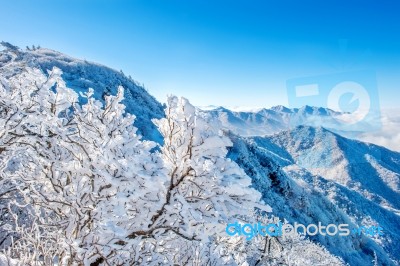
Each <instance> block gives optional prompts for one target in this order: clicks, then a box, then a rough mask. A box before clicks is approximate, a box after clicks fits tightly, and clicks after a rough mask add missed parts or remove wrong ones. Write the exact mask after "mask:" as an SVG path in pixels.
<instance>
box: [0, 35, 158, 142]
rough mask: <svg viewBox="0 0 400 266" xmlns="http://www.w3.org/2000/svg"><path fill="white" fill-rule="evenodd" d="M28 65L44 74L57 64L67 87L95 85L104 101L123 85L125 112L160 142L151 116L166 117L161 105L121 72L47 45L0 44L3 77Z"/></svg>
mask: <svg viewBox="0 0 400 266" xmlns="http://www.w3.org/2000/svg"><path fill="white" fill-rule="evenodd" d="M1 48H3V49H1ZM26 66H30V67H37V68H40V69H41V70H42V71H43V72H44V73H47V71H48V70H51V69H52V68H53V67H58V68H59V69H61V70H62V71H63V76H62V77H63V79H64V80H65V82H66V83H67V86H68V87H70V88H72V89H74V90H75V91H76V92H78V93H79V92H86V91H87V90H88V88H96V90H95V91H94V97H95V98H96V99H100V100H104V96H105V95H111V94H112V95H115V94H116V93H117V88H118V86H123V87H124V88H125V100H124V102H123V103H124V104H125V105H126V111H127V112H128V113H131V114H135V116H136V117H137V119H136V121H135V125H136V126H137V127H138V129H139V133H140V134H142V135H143V137H144V138H146V139H150V140H155V141H157V142H159V141H160V139H161V136H160V134H159V133H158V131H157V130H156V127H155V126H154V124H153V123H152V122H151V119H153V118H161V117H163V116H164V111H163V107H162V105H161V104H160V103H159V102H158V101H157V100H156V99H155V98H154V97H153V96H151V95H150V94H149V93H148V92H147V91H146V89H144V88H143V87H142V86H141V85H139V84H138V83H137V82H136V81H134V80H133V79H132V78H130V77H127V76H125V75H124V74H123V73H122V72H119V71H116V70H114V69H111V68H109V67H106V66H103V65H100V64H97V63H92V62H88V61H86V60H80V59H75V58H72V57H70V56H67V55H64V54H62V53H60V52H57V51H54V50H50V49H46V48H35V49H30V50H22V49H19V48H18V47H15V46H13V45H11V44H9V43H6V42H2V43H1V45H0V75H1V76H3V77H4V78H7V77H10V76H13V75H15V74H17V73H19V72H21V71H22V70H23V69H24V67H26ZM81 100H83V99H81Z"/></svg>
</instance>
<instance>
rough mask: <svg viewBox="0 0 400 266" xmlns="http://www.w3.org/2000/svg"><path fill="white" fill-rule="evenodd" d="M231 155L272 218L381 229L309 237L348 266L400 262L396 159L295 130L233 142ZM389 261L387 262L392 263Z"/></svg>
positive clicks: (321, 133) (319, 132)
mask: <svg viewBox="0 0 400 266" xmlns="http://www.w3.org/2000/svg"><path fill="white" fill-rule="evenodd" d="M232 139H234V143H235V145H234V147H233V149H232V150H231V151H230V155H229V156H230V157H231V158H232V159H233V160H235V161H236V162H237V163H238V164H239V165H240V166H241V167H242V168H244V169H245V171H246V173H247V174H248V175H249V176H251V177H252V178H253V181H254V186H255V187H256V188H257V189H258V190H259V191H261V192H262V194H263V198H264V200H265V202H268V204H270V205H271V206H272V209H273V214H274V215H276V216H277V217H280V218H281V219H287V220H289V221H291V222H295V221H297V222H302V223H304V224H307V223H311V222H313V223H318V221H320V222H322V223H323V224H324V223H325V224H327V223H336V224H340V223H348V224H351V225H352V226H353V227H354V228H358V227H360V226H372V225H375V226H376V225H379V226H381V227H383V228H384V232H385V233H384V235H383V236H381V237H373V238H372V237H368V236H365V237H359V236H356V235H352V236H348V237H340V236H336V237H322V236H315V237H311V239H314V240H316V241H318V242H319V243H321V244H323V245H325V246H326V247H327V248H328V250H329V251H330V252H332V253H333V254H335V255H338V256H341V257H343V258H344V259H345V261H346V262H348V263H350V264H351V265H370V263H371V261H372V259H373V254H374V253H373V252H374V251H375V252H376V254H377V256H378V258H379V261H380V263H382V265H394V263H395V261H399V260H400V256H399V251H400V246H399V245H398V244H397V243H399V240H400V227H399V226H398V225H399V224H400V216H399V213H400V211H399V210H400V209H399V207H400V205H399V204H400V193H399V183H400V182H399V176H400V153H396V152H392V151H390V150H387V149H385V148H383V147H379V146H376V145H371V144H365V143H362V142H358V141H355V140H350V139H346V138H344V137H341V136H339V135H337V134H335V133H332V132H330V131H328V130H325V129H323V128H313V127H308V126H299V127H297V128H295V129H294V130H290V131H283V132H281V133H279V134H276V135H273V136H269V137H252V138H241V137H235V136H232ZM390 258H391V259H393V260H394V261H392V260H391V259H390Z"/></svg>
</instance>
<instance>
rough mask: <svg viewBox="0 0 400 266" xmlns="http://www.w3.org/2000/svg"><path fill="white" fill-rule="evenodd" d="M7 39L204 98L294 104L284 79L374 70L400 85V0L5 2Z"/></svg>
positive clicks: (198, 100)
mask: <svg viewBox="0 0 400 266" xmlns="http://www.w3.org/2000/svg"><path fill="white" fill-rule="evenodd" d="M0 6H1V11H0V12H1V16H0V39H1V40H4V41H8V42H11V43H13V44H15V45H18V46H20V47H25V46H26V45H32V44H35V45H38V44H39V45H41V46H42V47H47V48H51V49H54V50H59V51H61V52H64V53H66V54H69V55H71V56H74V57H78V58H85V59H87V60H90V61H95V62H99V63H102V64H104V65H107V66H110V67H112V68H115V69H117V70H120V69H122V70H123V71H124V73H125V74H129V75H131V76H132V77H133V78H134V79H136V80H137V81H139V82H140V83H143V84H144V85H145V87H146V88H147V89H148V90H149V91H150V93H151V94H152V95H154V96H155V97H156V98H158V99H159V100H161V101H163V100H165V96H166V95H167V94H169V93H173V94H177V95H181V96H185V97H187V98H189V99H190V100H191V101H192V102H193V103H194V104H196V105H211V104H212V105H224V106H255V107H260V106H265V107H269V106H273V105H277V104H283V105H287V104H288V100H287V99H288V96H287V93H286V81H287V80H290V79H293V78H297V77H310V76H315V75H323V74H331V73H337V72H348V71H354V70H362V69H372V70H375V71H376V73H377V84H378V89H379V97H380V100H381V106H383V107H397V106H398V102H399V101H398V99H397V98H396V97H393V96H394V95H395V93H396V92H397V91H399V92H400V19H399V17H400V16H399V15H398V14H400V3H399V2H398V1H394V0H393V1H379V2H378V1H368V0H366V1H329V0H328V1H282V0H281V1H256V0H254V1H249V0H247V1H232V0H231V1H217V0H216V1H204V0H203V1H198V0H191V1H184V0H181V1H178V0H173V1H168V0H164V1H162V0H159V1H155V0H140V1H139V0H137V1H136V0H131V1H120V0H113V1H111V0H108V1H106V0H102V1H101V0H97V1H91V0H68V1H67V0H57V1H44V0H36V1H31V0H25V1H22V0H15V1H11V0H10V1H2V3H1V5H0Z"/></svg>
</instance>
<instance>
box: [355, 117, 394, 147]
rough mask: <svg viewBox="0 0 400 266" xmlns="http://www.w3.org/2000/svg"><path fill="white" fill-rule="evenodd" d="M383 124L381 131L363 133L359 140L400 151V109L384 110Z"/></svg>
mask: <svg viewBox="0 0 400 266" xmlns="http://www.w3.org/2000/svg"><path fill="white" fill-rule="evenodd" d="M381 123H382V127H381V129H380V130H379V131H376V132H366V133H363V134H361V135H360V136H359V137H358V139H360V140H362V141H365V142H370V143H374V144H377V145H380V146H384V147H386V148H388V149H391V150H394V151H400V109H386V110H382V113H381Z"/></svg>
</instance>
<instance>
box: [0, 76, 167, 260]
mask: <svg viewBox="0 0 400 266" xmlns="http://www.w3.org/2000/svg"><path fill="white" fill-rule="evenodd" d="M1 96H4V97H2V100H3V101H2V114H3V115H4V117H2V118H3V119H1V123H2V124H3V125H2V126H3V127H2V129H3V130H2V132H1V133H2V135H1V146H0V147H1V148H2V150H4V151H6V152H8V153H9V154H8V156H7V155H6V156H4V157H3V158H4V159H3V160H2V164H3V166H4V167H3V169H4V170H5V171H3V173H2V182H3V183H4V184H7V185H8V186H9V187H10V190H11V189H13V190H16V191H17V192H18V194H19V197H18V200H9V201H8V202H7V204H8V208H7V211H9V212H10V213H9V214H8V215H7V217H9V220H13V223H12V224H9V225H8V228H10V226H11V228H12V230H10V231H12V232H13V235H16V236H15V237H14V239H13V240H14V241H13V244H12V247H11V248H10V249H9V254H10V255H11V256H17V257H19V258H20V259H21V258H22V257H23V256H22V255H25V256H26V259H27V260H34V259H36V260H39V259H41V260H43V259H45V260H48V261H52V260H53V259H54V258H55V257H57V259H59V260H60V261H62V262H65V263H68V262H83V263H90V262H93V261H97V260H101V261H109V262H110V263H111V262H113V263H114V262H118V263H121V260H122V261H123V260H124V259H126V257H125V256H124V255H121V254H123V253H124V252H125V253H126V254H128V253H127V251H126V250H124V248H123V247H121V245H119V244H118V242H119V240H120V238H125V236H126V234H127V232H128V230H132V229H133V228H134V225H136V224H140V223H141V220H143V219H146V217H147V216H148V212H149V211H150V210H151V209H153V208H155V207H157V204H156V203H151V204H150V202H152V201H156V197H157V193H158V187H159V185H158V182H159V181H160V180H161V177H162V171H157V169H156V168H157V167H158V163H157V158H156V157H155V156H153V155H152V154H150V152H149V151H150V149H151V148H153V147H154V144H152V143H150V142H143V141H140V140H139V137H138V136H137V135H136V134H135V131H136V129H135V128H134V127H133V126H132V124H133V119H134V116H131V115H129V114H124V106H123V105H122V104H121V103H120V101H121V100H122V99H123V90H122V88H121V89H120V90H119V92H118V94H117V95H116V96H108V97H106V102H105V105H104V107H103V106H102V104H101V103H100V102H98V101H96V100H94V99H93V98H92V91H89V92H88V93H87V94H85V95H81V96H82V97H84V98H86V101H87V103H86V104H84V105H83V106H80V105H79V104H77V98H78V96H77V95H76V93H74V92H73V91H72V90H70V89H67V88H66V87H65V83H64V82H63V81H62V79H61V72H60V71H59V70H58V69H53V71H51V72H49V76H48V77H45V76H44V75H42V74H41V73H40V72H39V71H37V70H34V69H27V71H26V72H24V73H23V74H22V75H17V76H15V77H14V78H12V79H11V80H10V81H9V82H8V84H5V85H4V86H3V88H2V95H1ZM3 153H4V152H3ZM157 172H160V173H159V174H157V175H156V173H157ZM149 205H151V206H149ZM16 209H18V210H20V209H24V210H25V211H24V215H23V216H22V217H24V220H22V221H21V219H20V215H19V214H18V213H17V212H16V211H13V210H16ZM138 209H140V211H138ZM146 210H147V212H146ZM20 212H21V211H20ZM11 218H12V219H11ZM26 219H29V221H31V223H27V222H26ZM131 227H132V229H131ZM3 228H7V227H3ZM27 231H29V232H30V234H32V235H35V234H36V235H37V237H38V238H34V239H32V238H29V237H27V234H25V233H24V232H27ZM33 232H35V234H33ZM60 235H61V236H62V237H61V238H60V237H59V236H60ZM39 239H42V240H44V239H46V241H50V240H52V239H53V243H51V241H50V243H49V245H48V247H49V248H52V249H53V248H54V247H57V248H56V250H57V252H55V253H52V254H49V256H50V257H49V258H43V256H44V254H45V253H46V252H44V251H42V252H39V250H37V248H36V242H37V241H38V240H39ZM46 241H43V242H46ZM31 250H36V251H37V252H34V253H32V252H31ZM117 251H118V252H119V253H121V254H118V255H116V253H118V252H117ZM32 256H34V257H32ZM35 256H36V257H35ZM128 257H129V255H128Z"/></svg>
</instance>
